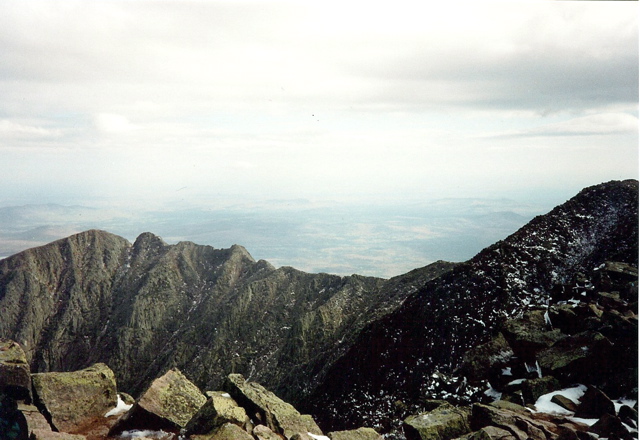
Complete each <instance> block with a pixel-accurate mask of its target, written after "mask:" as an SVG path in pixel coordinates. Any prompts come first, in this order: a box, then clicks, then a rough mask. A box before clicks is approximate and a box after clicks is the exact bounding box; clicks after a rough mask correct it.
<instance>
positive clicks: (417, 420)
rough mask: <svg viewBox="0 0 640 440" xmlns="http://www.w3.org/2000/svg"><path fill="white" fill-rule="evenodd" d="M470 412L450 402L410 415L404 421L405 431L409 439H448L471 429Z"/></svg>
mask: <svg viewBox="0 0 640 440" xmlns="http://www.w3.org/2000/svg"><path fill="white" fill-rule="evenodd" d="M469 415H470V412H469V411H468V409H465V408H457V407H454V406H452V405H449V404H445V405H442V406H440V407H438V408H436V409H435V410H433V411H429V412H426V413H422V414H418V415H415V416H409V417H407V419H405V421H404V425H403V428H404V433H405V435H406V437H407V440H448V439H452V438H457V437H460V436H462V435H464V434H467V433H469V432H470V431H471V428H470V427H469Z"/></svg>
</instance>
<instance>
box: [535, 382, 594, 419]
mask: <svg viewBox="0 0 640 440" xmlns="http://www.w3.org/2000/svg"><path fill="white" fill-rule="evenodd" d="M585 391H587V387H586V386H584V385H577V386H575V387H571V388H564V389H562V390H559V391H552V392H550V393H547V394H543V395H542V396H540V397H539V398H538V400H536V403H535V407H536V411H537V412H542V413H546V414H552V415H560V416H572V415H573V412H571V411H569V410H566V409H564V408H563V407H561V406H560V405H557V404H555V403H552V402H551V398H552V397H553V396H555V395H556V394H560V395H561V396H564V397H566V398H567V399H569V400H571V401H572V402H573V403H575V404H576V405H577V404H579V403H580V402H579V400H578V399H580V397H582V396H583V395H584V392H585ZM595 422H597V420H596V421H595ZM595 422H594V423H595ZM581 423H584V422H581Z"/></svg>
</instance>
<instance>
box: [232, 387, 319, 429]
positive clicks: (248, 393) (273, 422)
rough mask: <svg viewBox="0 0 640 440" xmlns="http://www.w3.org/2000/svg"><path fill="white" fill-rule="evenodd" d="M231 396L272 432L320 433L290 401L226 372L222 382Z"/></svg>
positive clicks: (315, 425)
mask: <svg viewBox="0 0 640 440" xmlns="http://www.w3.org/2000/svg"><path fill="white" fill-rule="evenodd" d="M225 387H226V389H227V391H228V392H229V393H230V394H231V396H232V397H233V398H234V399H235V400H236V401H237V402H238V403H239V404H240V405H241V406H242V407H244V408H245V409H246V410H247V412H248V413H249V417H251V418H255V419H256V421H257V422H259V423H262V424H264V425H266V426H267V427H268V428H269V429H271V430H272V431H273V432H275V433H278V434H282V435H284V436H285V437H286V438H287V439H291V438H292V437H293V436H294V435H295V434H296V433H308V432H310V433H311V434H315V435H322V431H321V430H320V428H319V427H318V425H317V424H316V422H315V421H314V420H313V418H312V417H311V416H310V415H306V414H300V413H299V412H298V410H297V409H295V408H294V407H293V406H292V405H291V404H289V403H287V402H285V401H283V400H282V399H280V398H279V397H278V396H276V395H275V394H273V393H272V392H271V391H268V390H267V389H265V388H264V387H263V386H262V385H260V384H258V383H255V382H248V381H246V380H245V378H244V377H243V376H242V375H240V374H230V375H229V376H228V377H227V382H226V384H225Z"/></svg>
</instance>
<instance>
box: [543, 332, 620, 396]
mask: <svg viewBox="0 0 640 440" xmlns="http://www.w3.org/2000/svg"><path fill="white" fill-rule="evenodd" d="M611 351H612V344H611V342H610V341H609V340H608V339H607V338H605V337H604V336H603V335H602V334H600V333H598V332H583V333H578V334H577V335H573V336H569V337H567V338H564V339H562V340H561V341H558V342H557V343H555V344H554V345H553V346H552V347H549V348H547V349H545V350H542V351H540V352H539V353H538V354H537V359H538V362H539V364H540V367H541V368H542V371H543V373H545V374H550V375H552V376H555V377H557V378H558V379H561V380H564V381H566V382H569V383H570V382H583V381H584V382H587V383H590V382H593V383H603V382H606V378H605V377H602V376H603V375H605V376H606V375H607V374H608V373H607V372H608V367H609V365H608V361H609V356H610V354H611Z"/></svg>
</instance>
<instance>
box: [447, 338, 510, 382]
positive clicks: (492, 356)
mask: <svg viewBox="0 0 640 440" xmlns="http://www.w3.org/2000/svg"><path fill="white" fill-rule="evenodd" d="M513 356H514V353H513V350H512V349H511V347H510V346H509V344H508V343H507V340H506V339H505V338H504V336H503V335H502V333H499V334H498V336H496V337H495V338H493V339H492V340H491V341H489V342H487V343H485V344H480V345H478V346H477V347H474V348H472V349H471V350H469V351H467V352H466V353H465V354H464V357H463V359H462V365H461V366H460V368H459V374H461V375H463V376H465V377H467V379H468V380H470V381H471V382H473V383H480V382H482V381H484V380H486V378H487V376H488V375H489V373H490V372H491V371H494V370H496V369H501V368H502V367H504V366H506V365H507V364H508V362H509V361H510V360H511V358H512V357H513ZM492 383H493V382H492Z"/></svg>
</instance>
